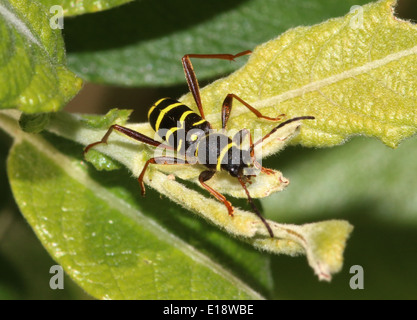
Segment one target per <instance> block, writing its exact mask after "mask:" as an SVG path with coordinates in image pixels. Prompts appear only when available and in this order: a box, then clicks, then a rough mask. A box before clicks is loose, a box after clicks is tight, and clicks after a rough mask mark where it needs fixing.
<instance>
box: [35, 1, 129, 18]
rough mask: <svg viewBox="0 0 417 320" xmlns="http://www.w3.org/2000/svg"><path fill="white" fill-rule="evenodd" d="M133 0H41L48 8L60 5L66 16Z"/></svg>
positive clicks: (104, 8)
mask: <svg viewBox="0 0 417 320" xmlns="http://www.w3.org/2000/svg"><path fill="white" fill-rule="evenodd" d="M131 1H133V0H63V1H60V2H59V3H57V1H56V0H39V2H40V3H42V4H43V5H44V6H46V7H47V8H50V7H52V6H55V5H60V6H61V7H62V8H63V11H64V15H65V16H66V17H69V16H75V15H79V14H85V13H91V12H97V11H103V10H108V9H111V8H113V7H117V6H120V5H122V4H125V3H128V2H131Z"/></svg>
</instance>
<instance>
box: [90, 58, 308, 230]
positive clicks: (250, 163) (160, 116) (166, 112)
mask: <svg viewBox="0 0 417 320" xmlns="http://www.w3.org/2000/svg"><path fill="white" fill-rule="evenodd" d="M250 53H251V51H243V52H240V53H238V54H236V55H231V54H187V55H185V56H184V57H183V58H182V64H183V68H184V72H185V76H186V79H187V83H188V86H189V88H190V91H191V93H192V95H193V97H194V100H195V102H196V104H197V108H198V110H199V113H200V114H198V113H196V112H194V111H193V110H191V109H190V108H189V107H187V106H186V105H184V104H182V103H181V102H178V101H177V100H174V99H171V98H163V99H160V100H158V101H157V102H156V103H155V104H154V105H152V106H151V108H150V109H149V112H148V120H149V123H150V124H151V126H152V128H153V129H154V130H155V132H157V133H158V135H159V136H160V137H161V138H162V140H163V141H164V142H165V143H161V142H158V141H156V140H154V139H152V138H150V137H148V136H145V135H143V134H141V133H139V132H137V131H134V130H131V129H129V128H126V127H123V126H120V125H117V124H115V125H112V126H111V127H110V128H109V130H108V131H107V133H106V134H105V135H104V136H103V138H102V139H101V140H100V141H97V142H94V143H92V144H90V145H88V146H87V147H86V148H85V149H84V154H85V153H87V152H88V150H90V149H91V148H92V147H94V146H96V145H98V144H100V143H107V139H108V137H109V135H110V134H111V132H112V131H113V130H116V131H119V132H121V133H123V134H125V135H127V136H129V137H131V138H133V139H135V140H137V141H140V142H143V143H146V144H149V145H152V146H154V147H156V148H163V149H166V150H173V151H174V152H176V153H177V154H179V155H180V156H182V157H183V159H180V158H177V157H175V156H172V157H171V156H159V157H153V158H151V159H149V160H148V161H146V163H145V166H144V168H143V170H142V172H141V174H140V175H139V177H138V181H139V183H140V185H141V188H142V195H145V185H144V183H143V178H144V175H145V172H146V169H147V167H148V165H149V164H179V163H181V164H184V163H185V164H194V163H198V164H202V165H204V166H205V167H206V168H207V170H204V171H202V172H201V173H200V176H199V181H200V183H201V185H202V186H203V187H204V188H205V189H207V190H208V191H209V192H210V193H211V194H212V195H213V196H214V197H215V198H216V199H218V200H219V201H221V202H223V203H224V205H225V206H226V207H227V210H228V213H229V215H230V216H233V206H232V205H231V203H230V202H229V201H227V199H226V198H225V197H224V196H223V195H222V194H220V193H219V192H218V191H216V190H214V189H213V188H211V187H210V186H209V185H207V184H206V181H207V180H209V179H210V178H212V177H213V176H214V174H215V173H216V172H218V171H221V170H224V171H227V172H228V173H229V174H230V175H231V176H233V177H236V178H237V180H238V181H239V183H240V184H241V185H242V187H243V189H244V190H245V192H246V195H247V197H248V200H249V203H250V205H251V207H252V209H253V211H254V213H255V214H256V215H257V216H258V217H259V218H260V219H261V220H262V222H263V223H264V225H265V227H266V228H267V230H268V233H269V235H270V236H271V237H273V236H274V234H273V232H272V229H271V227H270V226H269V224H268V223H267V222H266V220H265V219H264V218H263V217H262V215H261V214H260V212H259V210H258V209H257V208H256V206H255V204H254V203H253V200H252V198H251V196H250V194H249V191H248V189H247V187H246V183H247V182H248V181H249V179H250V177H251V175H247V174H245V172H244V170H245V168H253V167H256V168H257V169H259V170H260V171H262V172H264V173H266V174H271V173H273V171H272V170H270V169H266V168H264V167H262V166H261V165H260V163H259V162H258V161H257V160H256V158H255V155H254V149H255V146H256V145H258V144H260V143H262V142H263V141H264V140H265V139H266V138H268V137H269V136H270V135H271V134H273V133H274V132H275V131H276V130H278V129H279V128H281V127H283V126H285V125H287V124H289V123H290V122H293V121H298V120H306V119H314V117H312V116H301V117H295V118H292V119H289V120H286V121H284V122H282V123H280V124H279V125H278V126H276V127H275V128H274V129H272V131H271V132H270V133H268V134H267V135H265V136H264V137H263V138H262V139H259V140H258V141H256V142H253V141H252V136H251V134H250V132H249V131H248V130H247V129H242V130H240V131H239V132H237V133H236V134H235V135H234V137H233V138H229V137H228V136H227V135H225V133H224V131H222V132H220V133H218V132H213V130H212V126H211V124H210V123H209V122H208V121H207V120H206V119H205V116H204V111H203V106H202V103H201V97H200V89H199V85H198V81H197V78H196V76H195V73H194V69H193V66H192V64H191V60H190V58H208V59H223V60H230V61H232V60H234V59H235V58H237V57H240V56H243V55H247V54H250ZM233 99H236V100H238V101H239V102H240V103H242V104H243V105H244V106H245V107H246V108H248V109H249V110H250V111H251V112H253V113H254V114H255V115H256V116H257V117H258V118H262V119H266V120H270V121H281V120H282V118H283V117H284V116H285V115H284V114H281V115H279V116H278V117H275V118H270V117H267V116H264V115H262V114H261V113H260V112H259V111H258V110H256V109H255V108H254V107H252V106H251V105H249V104H248V103H247V102H245V101H244V100H242V99H241V98H240V97H238V96H236V95H235V94H228V95H227V96H226V98H225V99H224V102H223V105H222V111H221V118H222V129H223V130H225V129H226V125H227V121H228V119H229V116H230V112H231V110H232V101H233ZM247 134H249V138H250V146H249V149H241V148H240V145H241V142H242V140H243V138H244V137H245V136H246V135H247Z"/></svg>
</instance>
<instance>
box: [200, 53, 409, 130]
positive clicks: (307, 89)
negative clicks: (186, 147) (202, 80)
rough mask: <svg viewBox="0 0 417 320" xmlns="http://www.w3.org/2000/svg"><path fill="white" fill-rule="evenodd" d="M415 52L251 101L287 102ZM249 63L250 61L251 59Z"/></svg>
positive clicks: (260, 103) (263, 104)
mask: <svg viewBox="0 0 417 320" xmlns="http://www.w3.org/2000/svg"><path fill="white" fill-rule="evenodd" d="M413 54H417V46H414V47H412V48H410V49H406V50H401V51H398V52H395V53H392V54H389V55H387V56H385V57H384V58H382V59H378V60H373V61H370V62H368V63H366V64H363V65H361V66H358V67H355V68H353V69H349V70H346V71H343V72H341V73H338V74H335V75H332V76H330V77H327V78H324V79H320V80H317V81H314V82H311V83H308V84H306V85H304V86H302V87H300V88H297V89H293V90H288V91H286V92H283V93H280V94H278V95H275V96H273V97H269V98H266V99H260V100H257V101H254V102H251V105H252V106H253V107H255V108H257V109H262V108H266V107H272V106H275V105H277V104H280V103H282V102H285V101H287V100H290V99H294V98H297V97H301V96H303V95H304V94H307V93H311V92H314V91H319V90H320V89H322V88H324V87H327V86H330V85H332V84H335V83H337V82H340V81H343V80H346V79H350V78H353V77H356V76H359V75H362V74H365V73H367V72H369V71H371V70H374V69H377V68H380V67H382V66H384V65H387V64H388V63H391V62H394V61H398V60H400V59H402V58H405V57H407V56H409V55H413ZM248 63H250V61H249V62H248ZM249 112H250V111H248V110H247V109H246V108H239V109H236V110H233V116H239V115H242V114H246V113H249ZM217 117H218V113H216V114H208V115H207V119H208V120H209V121H212V122H214V121H216V119H217Z"/></svg>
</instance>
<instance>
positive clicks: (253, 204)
mask: <svg viewBox="0 0 417 320" xmlns="http://www.w3.org/2000/svg"><path fill="white" fill-rule="evenodd" d="M237 179H238V180H239V182H240V184H241V185H242V187H243V189H244V190H245V192H246V195H247V196H248V200H249V203H250V205H251V207H252V209H253V211H254V212H255V214H256V215H257V216H258V217H259V219H261V221H262V222H263V224H264V225H265V227H266V229H267V230H268V233H269V235H270V236H271V238H273V237H274V233H273V232H272V229H271V226H270V225H269V224H268V222H266V220H265V218H264V217H263V216H262V215H261V213H260V212H259V210H258V208H257V207H256V206H255V203H253V200H252V197H251V196H250V194H249V191H248V188H246V184H245V182H244V181H243V180H242V177H240V176H238V177H237Z"/></svg>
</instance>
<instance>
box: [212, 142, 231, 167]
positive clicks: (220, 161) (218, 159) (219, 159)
mask: <svg viewBox="0 0 417 320" xmlns="http://www.w3.org/2000/svg"><path fill="white" fill-rule="evenodd" d="M234 145H235V143H234V142H230V143H229V144H228V145H227V146H226V148H223V150H222V151H221V152H220V155H219V157H218V158H217V165H216V170H217V171H220V170H221V165H222V161H223V158H224V156H225V155H226V154H227V152H228V151H229V149H230V148H231V147H233V146H234Z"/></svg>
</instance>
